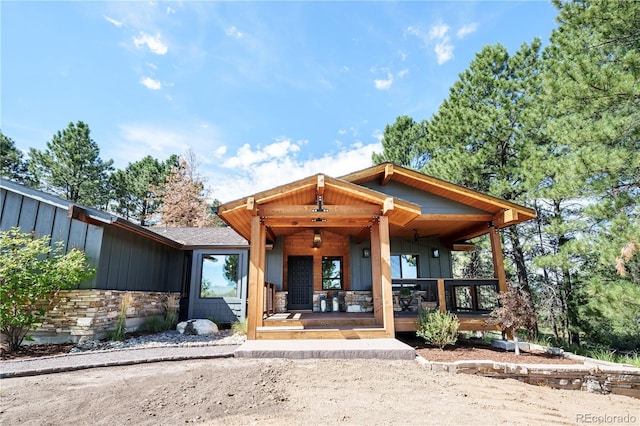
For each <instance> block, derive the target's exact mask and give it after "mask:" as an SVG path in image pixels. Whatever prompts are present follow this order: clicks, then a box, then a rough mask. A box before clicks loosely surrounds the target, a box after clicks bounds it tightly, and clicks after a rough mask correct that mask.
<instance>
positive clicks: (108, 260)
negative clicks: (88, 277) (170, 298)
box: [95, 228, 186, 292]
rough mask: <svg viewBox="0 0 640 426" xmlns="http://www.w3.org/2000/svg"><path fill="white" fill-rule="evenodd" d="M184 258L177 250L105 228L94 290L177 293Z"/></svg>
mask: <svg viewBox="0 0 640 426" xmlns="http://www.w3.org/2000/svg"><path fill="white" fill-rule="evenodd" d="M185 258H186V256H185V254H184V252H182V251H180V250H177V249H172V248H170V247H167V246H164V245H162V244H160V243H157V242H155V241H151V240H147V239H143V238H140V237H138V236H137V235H135V234H132V233H129V232H126V231H124V230H121V229H118V228H107V229H105V230H104V234H103V238H102V250H101V255H100V264H99V266H98V271H99V273H98V276H97V281H96V284H95V288H96V289H103V290H123V291H127V290H128V291H160V292H180V291H181V290H182V277H183V274H184V267H185Z"/></svg>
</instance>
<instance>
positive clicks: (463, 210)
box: [362, 181, 486, 214]
mask: <svg viewBox="0 0 640 426" xmlns="http://www.w3.org/2000/svg"><path fill="white" fill-rule="evenodd" d="M362 186H364V187H367V188H369V189H373V190H375V191H378V192H382V193H384V194H388V195H391V196H392V197H397V198H400V199H402V200H405V201H410V202H412V203H415V204H418V205H420V206H421V207H422V214H477V213H486V212H485V211H482V210H480V209H476V208H474V207H471V206H468V205H466V204H462V203H458V202H456V201H453V200H450V199H448V198H443V197H440V196H438V195H435V194H430V193H428V192H424V191H421V190H419V189H417V188H413V187H411V186H407V185H404V184H401V183H398V182H394V181H391V182H389V183H387V184H386V185H380V184H379V183H377V182H374V181H371V182H366V183H364V184H362Z"/></svg>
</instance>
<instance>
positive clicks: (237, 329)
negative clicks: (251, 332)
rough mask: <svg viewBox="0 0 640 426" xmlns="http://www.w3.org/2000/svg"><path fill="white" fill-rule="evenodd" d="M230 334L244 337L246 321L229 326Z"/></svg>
mask: <svg viewBox="0 0 640 426" xmlns="http://www.w3.org/2000/svg"><path fill="white" fill-rule="evenodd" d="M231 332H232V333H233V334H240V335H243V336H244V335H246V334H247V320H246V319H245V320H243V321H236V322H234V323H233V324H231Z"/></svg>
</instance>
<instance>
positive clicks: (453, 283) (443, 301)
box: [392, 278, 498, 314]
mask: <svg viewBox="0 0 640 426" xmlns="http://www.w3.org/2000/svg"><path fill="white" fill-rule="evenodd" d="M392 288H393V290H394V291H399V290H402V289H409V290H410V291H411V292H412V294H414V295H415V294H417V295H419V296H420V302H419V303H421V302H422V303H424V302H426V306H430V307H437V308H438V309H439V310H440V311H442V312H446V311H449V312H453V313H456V314H465V313H469V314H471V313H474V314H486V313H489V312H490V311H492V310H493V309H494V308H495V307H497V306H498V280H497V279H452V278H412V279H394V280H392Z"/></svg>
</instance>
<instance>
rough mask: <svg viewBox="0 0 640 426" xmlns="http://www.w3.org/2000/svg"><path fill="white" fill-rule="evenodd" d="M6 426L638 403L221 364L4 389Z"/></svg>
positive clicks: (532, 415) (388, 421)
mask: <svg viewBox="0 0 640 426" xmlns="http://www.w3.org/2000/svg"><path fill="white" fill-rule="evenodd" d="M1 388H2V390H1V396H2V397H1V398H0V424H2V425H45V424H46V425H68V424H73V425H88V424H98V425H114V424H130V425H177V424H186V423H196V424H215V425H217V424H224V425H252V424H261V425H283V424H292V425H302V424H320V425H333V424H338V423H340V424H347V425H368V426H369V425H396V424H397V425H436V424H437V425H459V424H466V425H488V424H492V425H493V424H522V425H548V424H554V425H558V424H560V425H562V424H567V425H568V424H576V423H578V424H579V423H583V420H584V419H586V417H585V416H591V417H589V418H593V416H631V417H628V418H629V419H632V420H631V421H630V420H627V422H626V424H638V422H640V420H639V419H640V413H639V412H638V401H637V400H635V399H632V398H629V397H624V396H618V395H597V394H591V393H586V392H580V391H562V390H553V389H549V388H545V387H538V386H531V385H526V384H523V383H520V382H518V381H515V380H510V379H509V380H497V379H490V378H483V377H478V376H470V375H451V374H448V373H434V372H431V371H429V370H428V369H427V368H426V367H425V366H424V365H422V364H420V363H418V362H416V361H382V360H296V361H293V360H283V359H262V360H251V359H236V358H229V359H213V360H193V361H180V362H169V363H153V364H142V365H135V366H126V367H111V368H96V369H90V370H82V371H75V372H69V373H58V374H50V375H43V376H34V377H23V378H11V379H4V380H2V383H1Z"/></svg>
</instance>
